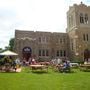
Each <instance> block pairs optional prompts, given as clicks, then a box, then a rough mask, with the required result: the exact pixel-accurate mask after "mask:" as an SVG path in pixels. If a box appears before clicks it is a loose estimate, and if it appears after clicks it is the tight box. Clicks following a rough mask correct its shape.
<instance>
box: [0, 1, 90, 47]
mask: <svg viewBox="0 0 90 90" xmlns="http://www.w3.org/2000/svg"><path fill="white" fill-rule="evenodd" d="M81 1H82V2H83V3H85V4H87V5H90V0H0V48H4V47H5V46H8V43H9V40H10V39H11V38H13V37H14V34H15V29H19V30H33V31H49V32H65V31H66V27H67V24H66V22H67V21H66V12H67V10H68V9H69V6H72V5H73V4H74V3H77V4H79V3H80V2H81Z"/></svg>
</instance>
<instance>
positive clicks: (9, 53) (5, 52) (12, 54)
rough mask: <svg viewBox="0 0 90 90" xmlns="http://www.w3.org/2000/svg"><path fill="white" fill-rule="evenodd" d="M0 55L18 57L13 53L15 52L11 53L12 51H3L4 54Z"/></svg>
mask: <svg viewBox="0 0 90 90" xmlns="http://www.w3.org/2000/svg"><path fill="white" fill-rule="evenodd" d="M0 55H5V56H14V55H18V54H17V53H15V52H12V51H9V50H7V51H4V52H2V53H0Z"/></svg>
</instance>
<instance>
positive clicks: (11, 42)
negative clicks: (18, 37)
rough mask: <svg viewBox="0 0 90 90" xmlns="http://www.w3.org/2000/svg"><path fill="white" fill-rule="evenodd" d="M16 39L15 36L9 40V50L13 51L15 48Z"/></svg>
mask: <svg viewBox="0 0 90 90" xmlns="http://www.w3.org/2000/svg"><path fill="white" fill-rule="evenodd" d="M14 40H15V38H11V39H10V41H9V50H11V51H13V49H14Z"/></svg>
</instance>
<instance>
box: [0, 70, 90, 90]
mask: <svg viewBox="0 0 90 90" xmlns="http://www.w3.org/2000/svg"><path fill="white" fill-rule="evenodd" d="M0 90H90V72H82V71H79V70H74V73H58V72H54V71H52V70H49V71H48V73H32V72H31V71H30V70H29V69H23V71H22V72H21V73H0Z"/></svg>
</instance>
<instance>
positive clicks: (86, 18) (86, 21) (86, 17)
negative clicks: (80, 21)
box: [85, 14, 88, 24]
mask: <svg viewBox="0 0 90 90" xmlns="http://www.w3.org/2000/svg"><path fill="white" fill-rule="evenodd" d="M85 23H86V24H88V15H87V14H85Z"/></svg>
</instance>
